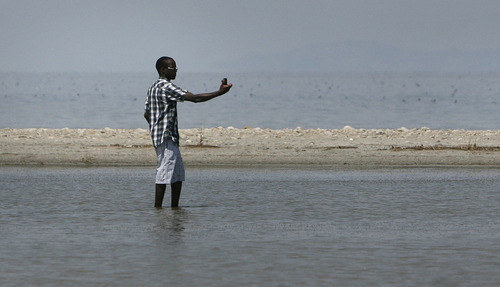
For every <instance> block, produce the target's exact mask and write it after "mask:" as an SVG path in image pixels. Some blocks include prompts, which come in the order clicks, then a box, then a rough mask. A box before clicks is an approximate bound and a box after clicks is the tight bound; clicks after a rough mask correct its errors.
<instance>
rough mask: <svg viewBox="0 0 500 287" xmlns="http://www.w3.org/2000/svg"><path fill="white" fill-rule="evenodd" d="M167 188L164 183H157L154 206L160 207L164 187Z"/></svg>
mask: <svg viewBox="0 0 500 287" xmlns="http://www.w3.org/2000/svg"><path fill="white" fill-rule="evenodd" d="M166 188H167V185H166V184H157V185H156V192H155V207H157V208H161V205H162V204H163V197H164V196H165V189H166Z"/></svg>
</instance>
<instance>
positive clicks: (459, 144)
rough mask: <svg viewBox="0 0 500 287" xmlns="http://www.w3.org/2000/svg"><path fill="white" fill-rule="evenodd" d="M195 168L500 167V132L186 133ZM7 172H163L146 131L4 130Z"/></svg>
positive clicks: (187, 157) (2, 155)
mask: <svg viewBox="0 0 500 287" xmlns="http://www.w3.org/2000/svg"><path fill="white" fill-rule="evenodd" d="M180 133H181V142H180V146H181V152H182V156H183V159H184V162H185V164H186V165H187V166H189V165H193V166H194V165H202V166H212V165H239V166H241V165H259V166H260V165H327V166H344V165H351V166H475V165H477V166H500V131H499V130H430V129H428V128H425V127H424V128H419V129H407V128H399V129H367V130H365V129H354V128H351V127H349V126H346V127H344V128H343V129H335V130H326V129H315V130H303V129H301V128H296V129H282V130H270V129H260V128H250V127H247V128H244V129H237V128H232V127H228V128H222V127H219V128H209V129H184V130H180ZM0 165H60V166H82V165H88V166H123V165H126V166H144V165H151V166H155V165H156V157H155V152H154V149H153V147H152V145H151V138H150V136H149V133H148V131H147V130H146V129H110V128H104V129H0Z"/></svg>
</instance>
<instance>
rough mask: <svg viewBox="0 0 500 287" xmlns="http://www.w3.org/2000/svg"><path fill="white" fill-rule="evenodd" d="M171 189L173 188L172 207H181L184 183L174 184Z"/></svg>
mask: <svg viewBox="0 0 500 287" xmlns="http://www.w3.org/2000/svg"><path fill="white" fill-rule="evenodd" d="M171 188H172V201H171V202H172V204H171V207H179V198H180V197H181V189H182V181H178V182H174V183H172V184H171Z"/></svg>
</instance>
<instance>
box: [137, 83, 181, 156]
mask: <svg viewBox="0 0 500 287" xmlns="http://www.w3.org/2000/svg"><path fill="white" fill-rule="evenodd" d="M186 93H187V91H186V90H183V89H181V88H179V87H177V86H176V85H174V84H172V83H171V82H170V81H168V80H166V79H162V78H160V79H158V80H157V81H156V82H155V83H154V84H153V85H152V86H151V88H149V90H148V96H147V98H146V103H145V112H146V115H149V131H150V133H151V138H152V140H153V145H154V146H155V147H158V146H160V145H161V144H162V143H163V142H164V141H165V139H167V138H171V139H172V141H173V142H174V143H175V144H176V145H179V131H178V127H177V102H183V101H184V96H185V95H186Z"/></svg>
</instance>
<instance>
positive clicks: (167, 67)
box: [156, 57, 177, 80]
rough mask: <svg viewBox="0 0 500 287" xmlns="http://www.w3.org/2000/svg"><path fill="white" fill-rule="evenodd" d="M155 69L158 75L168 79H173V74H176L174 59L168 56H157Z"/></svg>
mask: <svg viewBox="0 0 500 287" xmlns="http://www.w3.org/2000/svg"><path fill="white" fill-rule="evenodd" d="M156 70H157V71H158V75H159V76H160V77H162V78H166V79H168V80H175V76H176V75H177V65H176V64H175V61H174V59H172V58H170V57H161V58H159V59H158V60H157V61H156Z"/></svg>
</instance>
